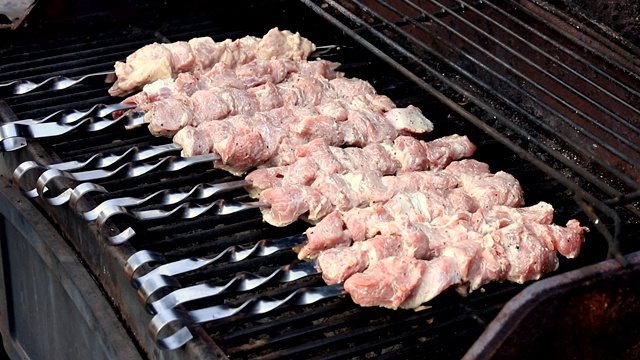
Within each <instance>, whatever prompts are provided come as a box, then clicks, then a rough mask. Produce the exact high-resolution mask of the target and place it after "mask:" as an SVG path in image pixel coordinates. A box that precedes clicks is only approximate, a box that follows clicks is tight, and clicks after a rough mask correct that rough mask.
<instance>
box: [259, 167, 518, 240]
mask: <svg viewBox="0 0 640 360" xmlns="http://www.w3.org/2000/svg"><path fill="white" fill-rule="evenodd" d="M459 162H462V163H469V164H470V165H469V166H467V167H468V168H469V169H470V170H474V171H478V172H477V173H475V174H473V173H466V174H456V173H455V171H454V172H453V173H452V172H451V171H449V170H448V169H449V167H447V168H446V169H445V170H443V171H415V172H406V173H400V174H397V175H395V176H380V175H379V174H376V173H374V172H364V171H359V172H353V173H344V174H321V175H320V176H318V177H317V178H316V179H315V180H314V182H313V183H312V184H311V185H291V186H286V187H275V188H269V189H265V190H263V191H262V192H261V193H260V195H259V199H260V201H261V202H264V203H267V204H269V205H270V207H269V208H265V209H263V210H262V211H263V218H264V220H265V221H266V222H268V223H270V224H272V225H274V226H283V225H287V224H289V223H291V222H293V221H295V220H296V219H298V218H299V217H300V216H302V215H304V214H305V212H295V213H294V212H289V210H291V209H296V210H298V211H303V210H305V206H304V204H299V205H291V203H294V202H304V199H298V198H296V197H295V196H293V192H292V189H300V188H310V189H309V190H306V191H307V192H317V193H318V194H320V195H318V196H323V197H324V198H325V199H326V201H327V202H329V203H330V204H331V206H330V208H332V210H333V211H335V210H338V211H347V210H350V209H353V208H358V207H362V206H366V205H369V204H372V203H376V202H385V201H388V200H389V199H391V198H392V197H393V196H394V195H396V194H400V193H407V192H418V191H421V192H424V191H434V190H436V189H438V190H444V189H453V188H455V187H460V188H461V189H463V190H464V193H465V196H468V197H471V198H473V199H474V201H475V202H477V206H479V207H482V208H491V207H492V206H493V205H496V204H500V205H509V206H520V205H521V204H522V189H521V188H520V185H519V183H518V181H517V180H516V179H515V178H514V177H513V176H511V175H510V174H507V173H505V172H502V171H500V172H497V173H496V174H491V173H489V172H488V169H486V167H482V166H478V165H476V164H477V163H478V162H477V161H474V160H462V161H459ZM455 163H457V162H454V163H452V164H455ZM456 167H464V166H460V165H458V164H456V165H455V166H454V167H453V168H452V169H455V168H456ZM455 194H457V193H456V192H454V193H453V195H455ZM307 210H310V209H307ZM316 215H317V216H322V217H324V216H326V215H327V214H322V213H320V214H316ZM322 217H315V216H312V215H311V214H308V215H307V216H306V219H307V220H308V221H310V222H317V221H320V220H321V219H322ZM321 249H322V248H320V249H313V250H321Z"/></svg>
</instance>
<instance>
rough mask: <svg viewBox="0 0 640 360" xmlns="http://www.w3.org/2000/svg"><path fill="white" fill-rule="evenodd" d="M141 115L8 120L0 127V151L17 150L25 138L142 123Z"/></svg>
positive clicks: (100, 129) (128, 113)
mask: <svg viewBox="0 0 640 360" xmlns="http://www.w3.org/2000/svg"><path fill="white" fill-rule="evenodd" d="M143 116H144V114H142V113H138V112H127V113H125V114H123V115H121V116H120V117H117V118H115V119H109V118H103V117H97V116H91V117H84V118H80V119H78V120H75V121H73V122H37V123H28V122H25V121H16V122H10V123H6V124H3V125H2V126H1V127H0V151H15V150H18V149H20V148H22V147H24V146H26V145H27V142H26V139H40V138H49V137H57V136H60V135H64V134H68V133H70V132H73V131H77V130H81V131H83V132H92V131H102V130H104V129H106V128H108V127H112V126H116V125H122V126H128V127H134V126H140V125H142V124H144V117H143ZM50 117H51V116H50Z"/></svg>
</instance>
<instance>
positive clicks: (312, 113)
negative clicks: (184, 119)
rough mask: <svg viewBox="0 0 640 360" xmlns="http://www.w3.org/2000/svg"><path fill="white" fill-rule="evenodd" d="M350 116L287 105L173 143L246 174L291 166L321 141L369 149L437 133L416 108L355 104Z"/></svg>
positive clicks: (207, 125) (186, 131) (189, 130)
mask: <svg viewBox="0 0 640 360" xmlns="http://www.w3.org/2000/svg"><path fill="white" fill-rule="evenodd" d="M347 115H348V116H347V118H346V119H343V120H339V119H336V118H335V117H331V116H327V115H322V114H319V113H318V112H317V111H316V110H315V109H312V108H308V107H307V108H301V107H292V108H290V107H282V108H276V109H273V110H269V111H265V112H259V113H256V114H254V115H253V116H246V115H237V116H232V117H230V118H227V119H223V120H217V121H206V122H204V123H201V124H200V125H198V126H197V127H193V126H186V127H184V128H183V129H181V130H180V131H178V132H177V133H176V135H175V136H174V138H173V141H174V143H176V144H178V145H180V147H181V148H182V154H183V156H187V157H188V156H194V155H201V154H209V153H217V154H219V155H220V157H221V160H220V161H218V162H217V163H216V166H218V167H220V168H222V169H226V170H228V171H230V172H231V173H233V174H236V175H241V174H244V173H245V172H246V171H248V170H250V169H252V168H255V167H256V166H262V167H267V166H282V165H288V164H291V163H292V162H294V161H295V159H296V156H295V149H296V147H297V146H299V145H302V144H306V143H308V142H310V141H311V140H313V139H317V138H323V139H325V140H327V142H328V143H329V144H330V145H333V146H343V145H350V146H366V145H367V144H370V143H378V142H381V141H384V140H388V139H395V138H396V137H398V136H400V135H407V134H411V133H415V134H420V133H428V132H430V131H431V130H433V124H432V123H431V122H430V121H429V120H428V119H427V118H425V117H424V115H422V112H421V111H420V109H418V108H416V107H414V106H411V105H410V106H408V107H406V108H396V109H391V110H390V111H388V112H386V113H385V114H380V113H379V112H376V111H373V110H370V109H367V108H365V107H362V108H360V109H358V108H357V107H355V106H353V107H349V109H348V110H347Z"/></svg>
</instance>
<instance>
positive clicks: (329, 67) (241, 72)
mask: <svg viewBox="0 0 640 360" xmlns="http://www.w3.org/2000/svg"><path fill="white" fill-rule="evenodd" d="M338 66H340V64H339V63H336V62H331V61H326V60H313V61H307V60H299V61H294V60H291V59H270V60H263V59H256V60H253V61H251V62H249V63H246V64H244V65H241V66H239V67H237V68H235V69H234V68H231V67H229V66H228V65H226V64H224V63H217V64H215V65H214V66H213V67H212V68H211V69H210V70H208V71H206V72H201V71H194V72H193V73H180V74H178V75H177V76H176V77H175V79H174V78H170V79H160V80H156V81H154V82H152V83H149V84H147V85H145V86H144V87H143V88H142V91H140V92H138V93H136V94H135V95H131V96H129V97H128V98H126V99H124V100H123V101H122V103H123V104H127V105H135V106H137V107H138V108H139V109H140V110H142V111H149V109H150V106H151V104H152V103H153V102H156V101H159V100H162V99H166V98H170V97H174V96H187V97H189V96H191V95H193V94H194V93H195V92H196V91H198V90H207V89H211V88H215V87H221V88H234V89H239V90H247V89H250V88H253V87H256V86H259V85H263V84H266V83H272V84H278V83H281V82H283V81H284V80H285V79H287V77H289V75H290V74H293V73H297V74H300V75H302V76H310V77H318V78H325V79H329V80H331V79H335V78H337V77H343V76H344V74H343V73H342V72H339V71H336V68H337V67H338Z"/></svg>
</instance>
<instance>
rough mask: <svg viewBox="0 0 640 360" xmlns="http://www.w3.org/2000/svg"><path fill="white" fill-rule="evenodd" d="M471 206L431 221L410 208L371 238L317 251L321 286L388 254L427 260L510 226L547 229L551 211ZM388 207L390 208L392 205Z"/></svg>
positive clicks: (540, 207)
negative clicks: (531, 226)
mask: <svg viewBox="0 0 640 360" xmlns="http://www.w3.org/2000/svg"><path fill="white" fill-rule="evenodd" d="M421 195H423V194H421V193H412V194H402V195H401V196H397V197H395V198H394V199H392V200H390V201H389V203H394V202H395V203H397V202H401V203H406V202H407V201H412V200H413V199H415V198H420V197H421ZM472 203H473V201H471V202H468V204H469V205H471V206H469V205H467V206H465V205H462V206H460V207H459V208H456V209H454V210H449V211H448V213H442V214H440V215H438V216H436V217H430V216H426V217H424V216H422V217H421V216H420V215H422V214H421V213H422V210H423V208H422V207H420V206H419V207H412V208H411V209H408V212H409V213H408V214H402V213H396V214H393V216H394V219H393V220H392V221H389V222H387V223H386V224H385V225H384V228H385V229H384V230H382V231H380V232H379V233H377V234H376V235H375V236H372V237H369V238H367V239H366V240H364V239H360V240H357V241H355V242H353V244H351V245H350V246H345V244H342V245H340V246H338V247H334V248H330V249H328V250H324V251H321V252H320V254H319V255H318V257H317V261H318V266H319V268H320V269H321V270H322V274H323V275H322V276H323V278H324V280H325V282H326V283H327V284H337V283H342V282H344V281H345V280H346V279H348V278H349V277H351V276H352V275H353V274H355V273H359V272H362V271H364V270H366V269H367V268H368V267H369V266H372V265H373V264H375V263H376V262H377V261H379V260H381V259H383V258H386V257H389V256H409V257H414V258H416V259H422V260H426V259H433V258H435V257H438V256H440V255H441V254H442V253H443V252H444V251H446V249H447V247H448V246H450V245H452V244H456V243H459V242H462V241H467V240H476V241H480V240H481V238H482V236H484V235H486V234H489V233H492V232H493V231H495V230H498V229H500V228H503V227H505V226H508V225H510V224H514V223H519V224H525V225H526V226H529V225H528V224H532V223H535V224H543V225H551V222H552V220H553V207H552V206H551V205H550V204H548V203H544V202H541V203H538V204H537V205H534V206H530V207H523V208H513V207H508V206H501V205H497V206H494V207H493V208H492V209H490V210H488V211H484V210H482V209H478V208H477V206H476V207H475V210H473V209H474V207H473V205H472ZM390 205H391V206H390V207H391V208H393V207H394V205H395V204H390ZM438 205H439V204H438ZM449 205H453V204H449ZM436 206H437V205H436ZM346 245H348V243H347V244H346ZM560 250H561V252H562V253H570V251H569V250H568V249H565V248H562V249H560Z"/></svg>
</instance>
